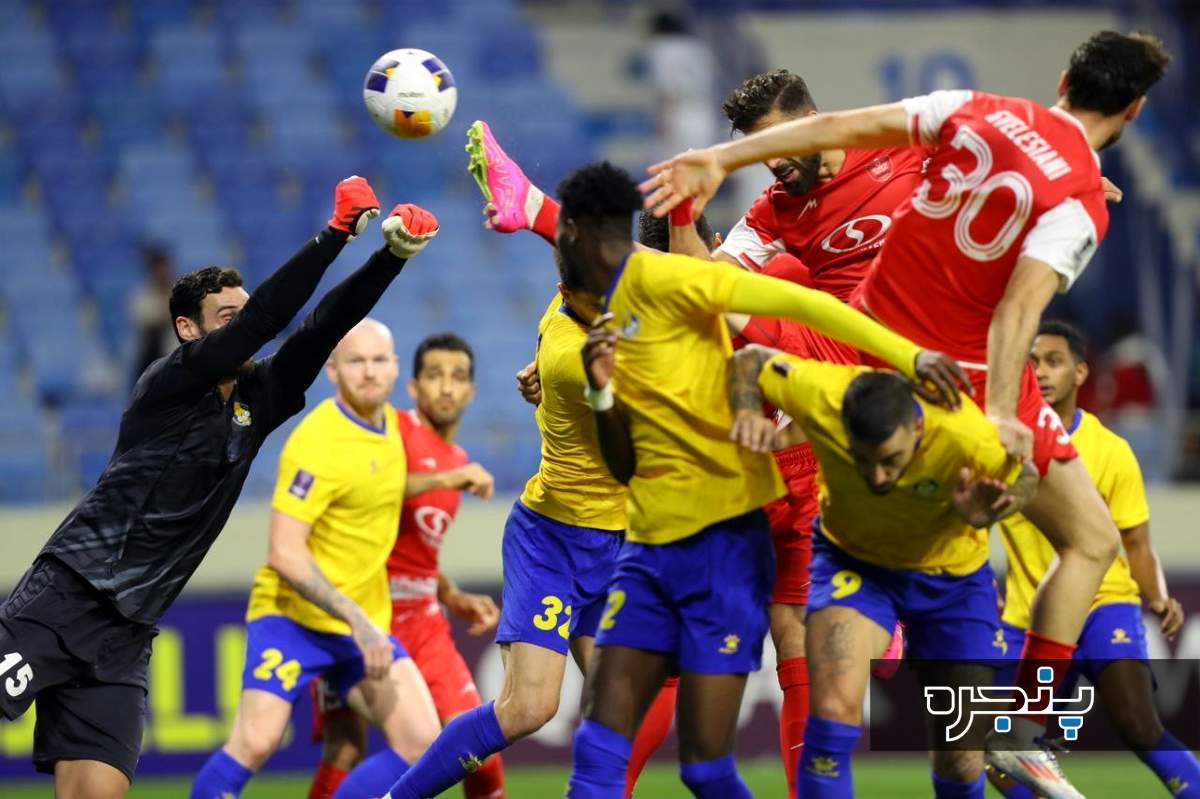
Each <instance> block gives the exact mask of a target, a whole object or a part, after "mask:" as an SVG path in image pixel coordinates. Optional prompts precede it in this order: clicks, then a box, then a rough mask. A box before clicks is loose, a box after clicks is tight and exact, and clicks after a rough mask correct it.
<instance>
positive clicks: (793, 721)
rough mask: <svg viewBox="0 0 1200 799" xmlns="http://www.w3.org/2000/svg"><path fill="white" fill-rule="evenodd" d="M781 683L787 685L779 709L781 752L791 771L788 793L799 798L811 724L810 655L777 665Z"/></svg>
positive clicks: (787, 767)
mask: <svg viewBox="0 0 1200 799" xmlns="http://www.w3.org/2000/svg"><path fill="white" fill-rule="evenodd" d="M775 673H776V676H777V677H778V678H779V687H780V688H782V689H783V708H782V709H781V710H780V712H779V754H780V756H781V757H783V768H784V771H785V772H786V773H787V781H788V796H789V797H791V799H796V775H797V773H798V770H799V765H800V753H801V752H802V751H803V746H804V728H805V726H807V724H808V659H807V658H789V659H787V660H784V661H782V662H781V663H779V665H778V666H776V667H775Z"/></svg>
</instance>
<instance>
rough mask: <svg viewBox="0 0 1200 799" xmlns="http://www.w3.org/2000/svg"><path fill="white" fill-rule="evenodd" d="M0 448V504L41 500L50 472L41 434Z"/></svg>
mask: <svg viewBox="0 0 1200 799" xmlns="http://www.w3.org/2000/svg"><path fill="white" fill-rule="evenodd" d="M24 438H25V440H24V442H23V443H18V444H15V445H14V446H12V447H3V448H0V504H13V505H16V504H31V503H36V502H44V501H45V500H47V499H48V498H49V496H50V490H49V489H50V483H51V480H52V472H51V469H50V458H49V456H48V455H47V453H46V449H47V447H46V443H45V441H44V440H43V437H42V436H38V437H37V439H36V440H33V441H30V440H29V438H30V436H29V434H28V432H26V433H25V436H24Z"/></svg>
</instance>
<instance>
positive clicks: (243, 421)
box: [233, 402, 250, 427]
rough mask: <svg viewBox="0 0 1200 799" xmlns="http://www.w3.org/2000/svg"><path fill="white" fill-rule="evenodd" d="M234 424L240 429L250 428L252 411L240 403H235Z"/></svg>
mask: <svg viewBox="0 0 1200 799" xmlns="http://www.w3.org/2000/svg"><path fill="white" fill-rule="evenodd" d="M233 423H234V424H236V425H237V426H238V427H249V426H250V409H249V408H247V407H246V406H245V405H243V404H242V403H240V402H234V403H233Z"/></svg>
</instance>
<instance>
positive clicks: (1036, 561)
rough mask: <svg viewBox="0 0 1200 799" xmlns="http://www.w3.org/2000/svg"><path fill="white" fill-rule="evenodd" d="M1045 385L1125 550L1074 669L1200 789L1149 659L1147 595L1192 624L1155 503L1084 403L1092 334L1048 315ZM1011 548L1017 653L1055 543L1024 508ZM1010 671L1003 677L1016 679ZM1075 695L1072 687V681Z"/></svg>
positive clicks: (1043, 344) (1120, 446)
mask: <svg viewBox="0 0 1200 799" xmlns="http://www.w3.org/2000/svg"><path fill="white" fill-rule="evenodd" d="M1030 360H1031V361H1032V363H1033V368H1034V372H1035V373H1036V375H1037V379H1038V388H1040V389H1041V392H1042V396H1043V397H1045V398H1046V401H1047V402H1049V403H1050V405H1051V407H1053V408H1054V410H1055V412H1056V413H1058V415H1059V418H1061V419H1064V420H1066V424H1067V432H1068V433H1070V435H1071V443H1072V444H1074V445H1075V449H1076V450H1077V451H1078V452H1079V459H1080V460H1082V461H1083V465H1084V466H1085V467H1086V468H1087V471H1088V474H1089V475H1090V476H1091V478H1092V481H1093V482H1094V483H1095V485H1096V488H1097V489H1098V490H1099V492H1100V496H1101V497H1103V499H1104V503H1105V505H1107V506H1108V509H1109V512H1110V513H1111V514H1112V518H1113V522H1114V523H1115V524H1116V525H1117V529H1119V530H1120V531H1121V543H1122V545H1123V549H1124V555H1118V556H1117V559H1116V560H1115V561H1114V562H1113V565H1112V566H1111V567H1109V570H1108V572H1107V573H1105V575H1104V580H1103V582H1101V584H1100V590H1099V591H1098V592H1097V593H1096V596H1095V598H1094V599H1093V600H1092V605H1091V609H1090V612H1089V613H1088V617H1087V621H1085V622H1084V625H1083V632H1082V633H1081V634H1080V636H1079V642H1078V648H1077V649H1076V650H1075V662H1076V666H1075V668H1074V669H1073V670H1072V671H1073V676H1084V677H1087V679H1088V682H1090V683H1091V684H1093V685H1095V686H1096V687H1097V688H1098V689H1099V693H1100V699H1101V701H1102V702H1103V703H1104V709H1105V711H1106V712H1107V713H1108V717H1109V718H1110V719H1111V720H1112V722H1113V727H1114V728H1115V729H1116V731H1117V734H1118V735H1120V736H1121V740H1122V741H1124V742H1125V745H1126V746H1128V747H1129V749H1130V750H1131V751H1133V752H1134V753H1135V754H1136V755H1137V756H1138V758H1139V759H1141V761H1142V762H1143V763H1145V764H1146V766H1147V768H1149V769H1150V770H1152V771H1153V772H1154V773H1155V775H1156V776H1157V777H1158V778H1159V780H1161V781H1162V784H1163V786H1164V787H1165V788H1166V789H1167V790H1168V791H1169V792H1170V793H1171V795H1172V796H1175V797H1181V798H1186V799H1195V797H1200V765H1197V762H1196V757H1195V755H1193V754H1192V753H1191V752H1189V751H1187V747H1185V746H1184V745H1183V744H1181V743H1180V742H1179V741H1178V740H1177V739H1176V738H1175V737H1174V736H1173V735H1171V733H1169V732H1167V731H1166V730H1165V729H1163V724H1162V720H1161V719H1160V718H1159V716H1158V711H1157V710H1156V709H1155V707H1154V676H1153V674H1151V672H1150V668H1149V665H1148V663H1147V661H1148V659H1149V655H1148V653H1147V650H1146V629H1145V627H1144V626H1143V624H1142V600H1143V598H1144V599H1145V601H1146V607H1147V609H1148V610H1149V611H1150V612H1151V613H1153V614H1154V615H1155V616H1158V618H1159V619H1160V629H1161V631H1162V634H1163V636H1164V637H1166V638H1167V639H1168V640H1170V639H1173V638H1174V637H1175V636H1177V635H1178V634H1179V631H1180V630H1181V629H1182V628H1183V618H1184V616H1183V606H1182V605H1180V604H1179V600H1177V599H1174V598H1172V597H1171V595H1170V593H1169V592H1168V591H1167V580H1166V577H1164V576H1163V571H1162V564H1161V563H1160V562H1159V560H1158V556H1157V555H1156V554H1155V552H1154V550H1153V549H1152V548H1151V546H1150V508H1149V506H1148V505H1147V503H1146V488H1145V485H1143V483H1142V472H1141V469H1140V468H1139V467H1138V462H1137V458H1136V457H1135V456H1134V454H1133V450H1132V449H1130V447H1129V444H1128V443H1126V442H1125V440H1124V439H1122V438H1121V437H1120V436H1118V435H1117V434H1116V433H1114V432H1112V431H1111V430H1109V429H1108V428H1107V427H1105V426H1104V425H1103V424H1102V423H1101V422H1100V420H1099V419H1097V418H1096V417H1095V416H1093V415H1092V414H1090V413H1088V412H1087V411H1085V410H1083V409H1082V408H1080V407H1079V405H1078V404H1077V400H1078V396H1079V389H1080V387H1081V386H1082V385H1083V384H1084V382H1085V381H1086V380H1087V378H1088V366H1087V341H1086V339H1085V338H1084V336H1083V334H1082V333H1081V332H1080V331H1079V330H1078V329H1077V328H1075V327H1074V326H1072V325H1069V324H1067V323H1065V322H1057V321H1047V322H1043V323H1042V325H1041V327H1040V328H1039V329H1038V336H1037V338H1036V339H1034V341H1033V351H1032V352H1031V353H1030ZM1000 531H1001V533H1002V535H1003V539H1004V549H1005V552H1006V554H1007V556H1008V577H1007V578H1006V579H1005V602H1004V615H1003V617H1002V621H1003V626H1004V635H1005V639H1007V641H1008V642H1010V645H1011V647H1012V650H1011V651H1013V652H1015V650H1016V647H1017V646H1018V645H1019V644H1018V642H1019V641H1020V640H1021V639H1022V637H1023V636H1024V631H1025V628H1026V627H1028V626H1029V606H1030V604H1031V603H1032V600H1033V594H1034V591H1035V590H1036V589H1037V585H1038V583H1039V582H1040V581H1041V579H1042V575H1044V574H1045V573H1046V571H1047V569H1049V568H1050V563H1051V562H1052V561H1053V560H1054V549H1053V548H1052V547H1051V546H1050V544H1049V542H1048V541H1046V539H1045V537H1044V536H1043V535H1042V534H1041V533H1040V532H1038V530H1037V528H1036V527H1034V526H1033V525H1032V524H1030V523H1029V521H1028V520H1027V519H1025V518H1024V517H1022V516H1013V517H1010V518H1008V519H1005V520H1004V521H1002V522H1001V523H1000ZM1011 677H1012V675H1011V674H1005V673H1004V670H1003V669H1002V670H1001V673H1000V674H999V675H998V676H997V684H999V685H1010V684H1011ZM1065 691H1066V695H1068V696H1070V695H1071V691H1070V689H1069V688H1066V689H1065ZM989 776H990V777H991V778H992V782H993V785H995V786H996V787H997V788H998V789H999V790H1001V792H1003V793H1004V795H1005V796H1006V797H1008V799H1032V794H1031V793H1030V792H1029V789H1028V788H1026V787H1025V786H1023V785H1016V784H1011V782H1009V783H1008V784H1005V782H1004V781H1003V780H1002V779H1001V778H999V777H998V776H997V775H996V774H995V772H993V773H992V774H991V775H989Z"/></svg>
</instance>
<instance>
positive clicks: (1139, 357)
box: [1080, 316, 1170, 422]
mask: <svg viewBox="0 0 1200 799" xmlns="http://www.w3.org/2000/svg"><path fill="white" fill-rule="evenodd" d="M1110 340H1111V341H1112V342H1113V343H1112V345H1111V346H1110V347H1109V349H1108V352H1106V353H1105V354H1104V355H1103V356H1102V357H1101V358H1100V359H1099V363H1098V364H1097V369H1096V372H1095V375H1096V377H1095V379H1094V380H1093V381H1092V382H1093V383H1094V384H1095V388H1094V389H1093V392H1092V397H1090V398H1089V404H1088V408H1089V410H1092V411H1093V412H1094V413H1097V414H1101V415H1103V416H1105V417H1106V419H1108V420H1109V421H1112V422H1119V421H1122V420H1125V421H1136V420H1139V419H1141V418H1144V417H1146V416H1148V415H1149V414H1151V413H1153V411H1154V408H1155V406H1156V405H1157V403H1158V400H1159V399H1160V398H1161V397H1162V395H1163V390H1164V389H1165V387H1166V385H1167V382H1168V381H1169V380H1170V370H1169V368H1168V366H1167V359H1166V356H1165V355H1163V352H1162V350H1161V349H1160V348H1159V346H1158V345H1157V344H1155V343H1154V341H1153V340H1152V339H1151V338H1150V337H1149V336H1147V335H1146V334H1145V333H1143V332H1142V331H1141V330H1139V329H1138V327H1137V325H1136V324H1135V323H1134V322H1133V320H1132V319H1130V318H1127V317H1125V316H1122V317H1118V318H1117V319H1116V320H1115V321H1114V322H1113V324H1112V328H1111V338H1110ZM1080 402H1081V404H1082V398H1081V400H1080Z"/></svg>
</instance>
